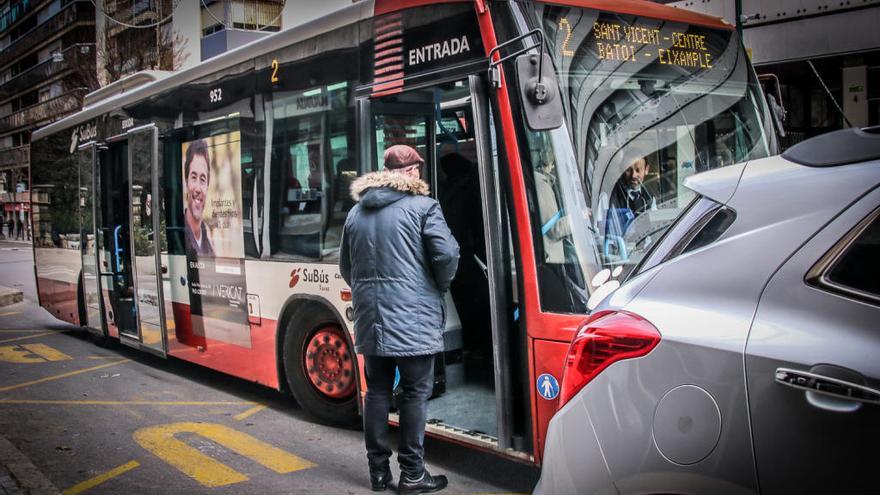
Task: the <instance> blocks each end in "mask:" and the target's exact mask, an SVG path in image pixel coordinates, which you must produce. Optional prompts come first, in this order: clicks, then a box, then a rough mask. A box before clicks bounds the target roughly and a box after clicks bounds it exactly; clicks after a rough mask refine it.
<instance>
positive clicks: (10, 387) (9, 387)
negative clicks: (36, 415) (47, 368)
mask: <svg viewBox="0 0 880 495" xmlns="http://www.w3.org/2000/svg"><path fill="white" fill-rule="evenodd" d="M129 361H131V359H120V360H119V361H114V362H112V363H106V364H101V365H98V366H92V367H91V368H86V369H82V370H76V371H70V372H67V373H62V374H60V375H54V376H47V377H46V378H40V379H38V380H32V381H29V382H24V383H19V384H18V385H7V386H5V387H0V392H9V391H10V390H15V389H18V388H24V387H30V386H31V385H37V384H40V383H45V382H51V381H53V380H60V379H62V378H67V377H69V376H75V375H80V374H82V373H88V372H89V371H95V370H99V369H101V368H107V367H108V366H116V365H117V364H122V363H127V362H129Z"/></svg>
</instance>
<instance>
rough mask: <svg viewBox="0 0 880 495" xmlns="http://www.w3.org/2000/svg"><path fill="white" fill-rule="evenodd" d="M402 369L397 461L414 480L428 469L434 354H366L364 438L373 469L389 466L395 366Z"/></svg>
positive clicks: (403, 471)
mask: <svg viewBox="0 0 880 495" xmlns="http://www.w3.org/2000/svg"><path fill="white" fill-rule="evenodd" d="M395 366H396V367H397V368H398V369H399V370H400V385H401V386H402V387H403V396H402V397H401V400H400V404H399V407H400V431H399V433H400V439H399V444H398V454H397V460H398V462H400V471H401V473H402V474H403V475H404V476H406V477H407V478H410V479H417V478H419V477H421V476H422V472H423V471H424V470H425V461H424V454H425V421H426V420H427V416H428V398H429V397H431V392H432V391H433V389H434V356H433V355H427V356H408V357H383V356H364V368H365V371H366V375H367V377H366V378H367V397H366V400H365V404H364V439H365V440H366V444H367V459H368V460H369V462H370V469H371V470H374V471H381V470H382V469H384V468H385V466H387V465H388V458H389V457H391V448H390V447H389V446H388V412H389V411H390V410H391V395H392V393H393V390H392V388H393V386H394V367H395Z"/></svg>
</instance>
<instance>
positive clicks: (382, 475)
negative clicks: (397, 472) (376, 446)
mask: <svg viewBox="0 0 880 495" xmlns="http://www.w3.org/2000/svg"><path fill="white" fill-rule="evenodd" d="M392 480H394V476H393V475H392V474H391V468H390V467H388V466H385V470H384V471H373V470H372V469H371V470H370V485H371V486H372V487H373V491H374V492H384V491H385V489H386V488H388V483H391V481H392Z"/></svg>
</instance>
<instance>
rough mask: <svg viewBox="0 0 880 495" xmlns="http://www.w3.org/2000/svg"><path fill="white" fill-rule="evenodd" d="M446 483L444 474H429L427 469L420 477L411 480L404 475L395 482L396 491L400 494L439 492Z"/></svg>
mask: <svg viewBox="0 0 880 495" xmlns="http://www.w3.org/2000/svg"><path fill="white" fill-rule="evenodd" d="M448 484H449V480H447V479H446V476H444V475H442V474H438V475H437V476H431V474H430V473H429V472H428V471H425V474H424V475H422V477H421V479H419V480H416V481H412V480H410V479H408V478H407V477H406V476H401V477H400V483H398V484H397V493H399V494H401V495H414V494H417V493H431V492H439V491H440V490H442V489H444V488H446V485H448Z"/></svg>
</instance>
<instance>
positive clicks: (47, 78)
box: [0, 0, 95, 238]
mask: <svg viewBox="0 0 880 495" xmlns="http://www.w3.org/2000/svg"><path fill="white" fill-rule="evenodd" d="M94 33H95V9H94V6H93V5H92V3H91V2H90V1H89V0H0V210H2V212H0V213H2V215H0V216H2V220H3V221H4V223H5V224H6V225H7V226H8V225H9V224H10V223H9V222H10V220H11V221H12V225H13V227H14V228H13V230H14V232H13V233H12V235H13V237H15V236H19V237H25V238H26V237H27V233H28V231H29V215H28V214H27V212H28V211H29V210H30V186H31V184H30V181H29V178H28V165H29V160H30V147H29V144H30V132H31V130H33V129H35V128H38V127H41V126H44V125H46V124H48V123H50V122H52V121H54V120H57V119H59V118H61V117H63V116H65V115H67V114H69V113H71V112H74V111H76V110H78V109H79V108H80V104H81V101H82V97H83V96H84V95H85V94H86V93H87V92H88V91H89V90H91V89H93V88H92V87H90V85H93V84H94V82H93V81H92V82H90V81H89V79H90V74H89V73H88V71H87V70H86V71H84V69H86V68H88V67H94V57H95V46H94V39H95V34H94ZM92 79H93V78H92ZM2 232H3V233H4V235H9V233H8V232H7V229H2ZM19 233H20V234H19Z"/></svg>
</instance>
